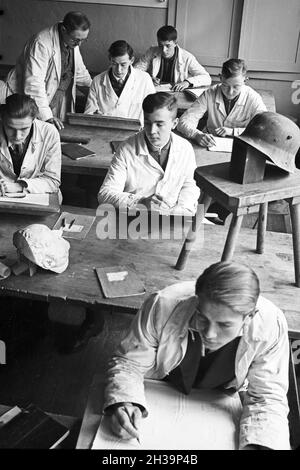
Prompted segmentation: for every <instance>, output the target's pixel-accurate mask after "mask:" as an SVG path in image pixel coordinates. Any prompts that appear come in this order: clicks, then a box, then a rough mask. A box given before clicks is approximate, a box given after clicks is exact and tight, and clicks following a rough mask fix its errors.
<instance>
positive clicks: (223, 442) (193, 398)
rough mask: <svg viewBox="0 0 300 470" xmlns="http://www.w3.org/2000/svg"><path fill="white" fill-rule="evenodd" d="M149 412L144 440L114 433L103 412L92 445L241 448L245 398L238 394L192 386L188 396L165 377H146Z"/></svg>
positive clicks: (129, 447)
mask: <svg viewBox="0 0 300 470" xmlns="http://www.w3.org/2000/svg"><path fill="white" fill-rule="evenodd" d="M145 389H146V398H147V402H148V409H149V416H148V417H147V418H144V419H142V422H141V429H140V444H139V443H138V441H137V439H130V440H128V441H125V440H121V439H119V438H118V437H115V436H113V434H112V433H111V431H110V429H109V418H108V417H107V416H102V419H101V423H100V426H99V428H98V431H97V433H96V436H95V439H94V442H93V446H92V449H155V450H158V449H170V450H175V449H186V450H187V449H189V450H204V449H206V450H210V449H211V450H217V449H237V448H238V423H239V419H240V414H241V402H240V399H239V396H238V394H234V395H225V394H224V393H222V392H216V391H211V390H210V391H204V390H192V392H191V394H190V395H188V396H186V395H184V394H182V393H180V392H178V391H177V390H175V389H174V388H172V387H171V386H170V385H169V384H167V383H165V382H161V381H152V380H150V381H146V383H145Z"/></svg>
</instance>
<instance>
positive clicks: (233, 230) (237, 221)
mask: <svg viewBox="0 0 300 470" xmlns="http://www.w3.org/2000/svg"><path fill="white" fill-rule="evenodd" d="M242 222H243V216H242V215H234V214H233V215H232V220H231V222H230V227H229V230H228V234H227V238H226V242H225V246H224V250H223V254H222V258H221V261H230V260H231V258H232V257H233V253H234V248H235V243H236V240H237V237H238V235H239V231H240V228H241V225H242Z"/></svg>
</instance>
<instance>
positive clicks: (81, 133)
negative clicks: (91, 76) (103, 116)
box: [60, 124, 230, 176]
mask: <svg viewBox="0 0 300 470" xmlns="http://www.w3.org/2000/svg"><path fill="white" fill-rule="evenodd" d="M133 133H134V132H132V131H125V130H116V129H103V128H97V127H87V126H70V125H69V124H66V125H65V128H64V129H63V131H61V132H60V134H61V136H62V140H63V137H65V138H68V137H69V138H72V137H73V138H74V137H82V138H88V139H90V142H89V143H88V144H85V147H87V148H89V149H91V150H93V151H94V152H95V154H96V156H94V157H85V158H82V159H80V160H76V161H74V160H72V159H71V158H69V157H66V156H65V155H63V156H62V172H63V173H73V174H77V175H92V176H105V174H106V172H107V170H108V168H109V166H110V164H111V160H112V157H113V151H112V148H111V145H110V142H111V141H112V140H125V139H126V138H127V137H129V136H130V135H132V134H133ZM192 145H193V148H194V151H195V155H196V164H197V166H203V165H209V164H212V163H221V162H224V161H229V160H230V153H225V152H224V153H223V152H210V151H208V150H207V149H205V148H201V147H199V145H197V144H195V143H192Z"/></svg>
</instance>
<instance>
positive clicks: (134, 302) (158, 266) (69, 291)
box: [0, 206, 300, 334]
mask: <svg viewBox="0 0 300 470" xmlns="http://www.w3.org/2000/svg"><path fill="white" fill-rule="evenodd" d="M62 209H63V210H66V211H68V212H71V213H74V214H79V213H84V214H87V215H89V214H93V213H94V212H93V211H92V210H89V209H80V208H75V207H68V206H65V207H63V208H62ZM56 219H57V216H55V215H51V216H48V217H44V218H43V219H41V220H39V221H38V222H39V223H45V224H47V225H48V226H50V227H52V226H53V225H54V223H55V221H56ZM34 222H36V219H35V218H34V217H33V216H31V217H30V216H25V215H20V216H16V215H14V214H4V215H3V217H2V218H1V224H0V256H4V257H5V258H3V259H2V258H1V260H2V261H3V262H4V263H6V264H8V265H11V264H13V263H14V262H15V261H16V250H15V247H14V246H13V244H12V235H13V233H14V232H15V231H16V230H18V229H20V228H23V227H25V226H26V225H29V224H30V223H34ZM98 222H99V219H97V221H96V223H94V225H93V226H92V229H91V230H90V232H89V234H88V236H87V238H86V239H84V240H69V241H70V244H71V249H70V260H69V266H68V268H67V270H66V271H65V272H63V273H62V274H59V275H58V274H54V273H52V272H50V271H43V270H41V269H39V270H38V272H37V274H35V276H34V277H33V278H30V277H29V276H28V275H25V274H22V275H20V276H18V277H16V276H10V277H9V278H7V279H5V280H2V281H1V282H0V295H4V296H9V295H12V296H16V297H23V298H31V299H40V300H46V301H49V300H52V299H55V300H58V299H62V300H66V301H68V302H75V303H77V304H80V305H85V306H100V305H109V306H115V307H119V308H120V309H123V308H127V309H130V310H132V311H133V312H135V311H136V310H137V309H138V308H139V307H140V306H141V304H142V302H143V301H144V299H145V297H146V295H141V296H134V297H126V298H125V297H124V298H116V299H105V298H104V297H103V295H102V292H101V289H100V287H99V283H98V280H97V277H96V275H95V272H94V269H93V268H94V267H101V266H115V265H121V264H126V263H128V262H129V261H130V262H131V263H133V264H134V265H135V267H136V271H137V273H138V276H139V278H140V279H141V280H142V281H143V282H144V284H145V286H146V293H147V294H149V293H151V292H155V291H156V290H158V289H161V288H163V287H166V286H168V285H170V284H172V283H176V282H180V281H184V280H191V279H195V280H196V278H197V277H198V276H199V274H200V273H201V272H202V270H203V269H205V268H206V267H207V266H209V265H210V264H212V263H214V262H216V261H218V260H220V259H221V254H222V249H223V246H224V243H225V239H226V236H227V227H223V226H216V225H212V226H211V225H201V226H200V231H199V234H198V236H197V240H196V242H195V244H194V249H193V252H192V256H190V258H189V261H188V263H187V266H186V268H185V270H183V271H178V270H176V269H174V267H175V263H176V260H177V258H178V255H179V252H180V249H181V247H182V244H183V239H178V240H154V239H146V238H144V239H138V240H134V239H128V240H124V239H123V240H122V239H119V240H118V239H115V240H110V239H106V240H99V239H98V238H97V233H96V232H97V229H98V228H99V227H97V223H98ZM144 236H145V232H144ZM255 246H256V230H251V229H244V228H242V229H241V231H240V234H239V238H238V241H237V246H236V250H235V253H234V260H235V261H238V262H241V263H245V264H247V265H249V266H251V267H252V268H253V269H254V270H255V271H256V272H257V274H258V276H259V278H260V282H261V291H262V294H263V295H265V296H266V297H267V298H269V299H270V300H272V301H273V302H274V303H275V304H276V305H278V307H280V308H281V309H282V310H283V311H284V313H285V315H286V318H287V321H288V324H289V328H290V330H292V331H294V332H296V333H297V332H298V334H300V315H299V305H300V289H297V288H296V287H295V285H294V270H293V248H292V237H291V235H290V234H282V233H274V232H267V233H266V241H265V252H264V254H262V255H258V254H256V253H255Z"/></svg>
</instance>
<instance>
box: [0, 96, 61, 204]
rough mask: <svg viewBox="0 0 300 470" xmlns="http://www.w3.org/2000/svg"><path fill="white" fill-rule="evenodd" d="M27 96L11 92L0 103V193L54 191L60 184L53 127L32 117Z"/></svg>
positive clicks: (31, 102)
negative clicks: (4, 101) (3, 101)
mask: <svg viewBox="0 0 300 470" xmlns="http://www.w3.org/2000/svg"><path fill="white" fill-rule="evenodd" d="M37 114H38V108H37V105H36V103H35V101H34V100H33V99H32V98H30V96H27V95H20V94H17V93H16V94H13V95H10V96H9V97H8V98H7V99H6V103H5V104H2V105H1V106H0V117H1V120H0V194H1V196H4V195H7V196H10V195H13V193H21V192H25V193H35V194H37V193H40V194H42V193H56V192H58V191H59V186H60V173H61V145H60V137H59V133H58V131H57V129H55V127H54V126H52V125H51V124H49V123H47V122H43V121H41V120H39V119H36V116H37Z"/></svg>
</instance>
